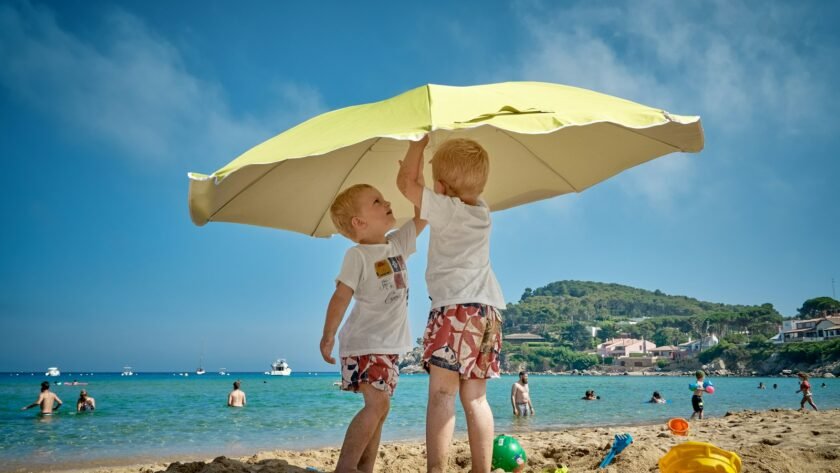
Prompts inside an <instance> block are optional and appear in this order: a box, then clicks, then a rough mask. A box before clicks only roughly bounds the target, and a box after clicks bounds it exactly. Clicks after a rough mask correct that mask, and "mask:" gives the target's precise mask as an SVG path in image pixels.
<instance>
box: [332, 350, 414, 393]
mask: <svg viewBox="0 0 840 473" xmlns="http://www.w3.org/2000/svg"><path fill="white" fill-rule="evenodd" d="M399 358H400V357H399V356H398V355H358V356H343V357H341V389H342V390H344V391H353V392H354V393H355V392H359V385H360V384H362V383H367V384H370V385H371V386H373V387H374V388H376V389H378V390H380V391H385V392H387V393H388V395H389V396H393V395H394V391H395V390H396V389H397V381H398V380H399V378H400V370H399V368H398V364H397V363H398V361H399Z"/></svg>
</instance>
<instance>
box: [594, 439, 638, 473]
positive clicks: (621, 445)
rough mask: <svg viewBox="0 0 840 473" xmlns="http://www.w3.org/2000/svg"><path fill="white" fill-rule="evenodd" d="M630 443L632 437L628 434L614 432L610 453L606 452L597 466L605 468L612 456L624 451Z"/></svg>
mask: <svg viewBox="0 0 840 473" xmlns="http://www.w3.org/2000/svg"><path fill="white" fill-rule="evenodd" d="M631 443H633V437H631V436H630V434H616V436H615V441H614V442H613V445H612V448H611V449H610V453H608V454H607V457H606V458H604V461H602V462H601V466H599V467H598V468H602V469H603V468H606V467H607V466H608V465H609V464H610V462H611V461H613V458H615V456H616V455H618V454H619V453H621V452H622V451H624V449H625V448H627V446H628V445H630V444H631Z"/></svg>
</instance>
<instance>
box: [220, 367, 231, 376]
mask: <svg viewBox="0 0 840 473" xmlns="http://www.w3.org/2000/svg"><path fill="white" fill-rule="evenodd" d="M219 376H230V375H229V374H228V372H227V368H219Z"/></svg>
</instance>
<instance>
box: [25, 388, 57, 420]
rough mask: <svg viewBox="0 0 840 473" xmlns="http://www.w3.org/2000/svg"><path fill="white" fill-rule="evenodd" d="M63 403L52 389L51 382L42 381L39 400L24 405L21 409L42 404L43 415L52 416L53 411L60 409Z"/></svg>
mask: <svg viewBox="0 0 840 473" xmlns="http://www.w3.org/2000/svg"><path fill="white" fill-rule="evenodd" d="M62 404H63V403H62V402H61V399H59V397H58V396H56V395H55V393H53V392H52V391H50V382H49V381H44V382H43V383H41V394H40V395H39V396H38V400H37V401H35V402H33V403H32V404H30V405H28V406H26V407H22V408H21V410H22V411H25V410H27V409H31V408H33V407H35V406H41V415H42V416H51V415H53V411H54V410H58V408H59V407H61V405H62Z"/></svg>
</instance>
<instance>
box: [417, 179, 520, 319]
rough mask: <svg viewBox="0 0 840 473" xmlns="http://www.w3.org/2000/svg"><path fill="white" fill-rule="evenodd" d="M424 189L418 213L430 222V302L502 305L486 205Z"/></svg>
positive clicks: (502, 300)
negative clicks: (491, 258) (491, 255)
mask: <svg viewBox="0 0 840 473" xmlns="http://www.w3.org/2000/svg"><path fill="white" fill-rule="evenodd" d="M478 204H479V205H467V204H465V203H464V202H462V201H461V199H458V198H454V197H447V196H445V195H442V194H436V193H435V192H434V191H433V190H431V189H429V188H428V187H426V188H423V199H422V202H421V207H420V218H422V219H423V220H427V221H428V222H429V232H430V233H429V263H428V264H427V266H426V286H427V287H428V289H429V296H430V297H431V298H432V307H443V306H446V305H452V304H466V303H478V304H487V305H490V306H493V307H495V308H497V309H504V308H505V298H504V296H503V295H502V289H501V288H500V287H499V282H498V281H496V275H495V274H493V268H491V267H490V209H489V208H487V204H485V203H484V201H479V203H478Z"/></svg>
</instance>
